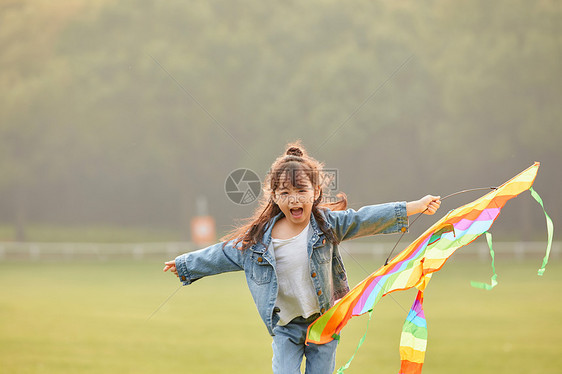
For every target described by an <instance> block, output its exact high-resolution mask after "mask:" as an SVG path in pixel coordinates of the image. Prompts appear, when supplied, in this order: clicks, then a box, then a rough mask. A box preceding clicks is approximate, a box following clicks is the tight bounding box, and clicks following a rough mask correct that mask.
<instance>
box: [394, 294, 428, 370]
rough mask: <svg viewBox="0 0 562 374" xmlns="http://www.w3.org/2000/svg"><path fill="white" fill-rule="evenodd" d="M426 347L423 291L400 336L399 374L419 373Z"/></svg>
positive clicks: (417, 298)
mask: <svg viewBox="0 0 562 374" xmlns="http://www.w3.org/2000/svg"><path fill="white" fill-rule="evenodd" d="M426 347H427V322H426V320H425V315H424V313H423V291H418V295H417V296H416V300H415V301H414V304H413V305H412V309H410V313H408V317H406V321H405V322H404V327H403V328H402V336H401V338H400V360H401V365H400V374H405V373H421V368H422V365H423V360H424V357H425V348H426Z"/></svg>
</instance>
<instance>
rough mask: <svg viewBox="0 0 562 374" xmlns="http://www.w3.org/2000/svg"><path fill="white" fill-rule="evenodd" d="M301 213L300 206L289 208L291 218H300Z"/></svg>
mask: <svg viewBox="0 0 562 374" xmlns="http://www.w3.org/2000/svg"><path fill="white" fill-rule="evenodd" d="M302 214H303V209H302V208H293V209H291V216H292V217H293V218H301V217H302Z"/></svg>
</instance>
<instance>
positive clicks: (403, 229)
mask: <svg viewBox="0 0 562 374" xmlns="http://www.w3.org/2000/svg"><path fill="white" fill-rule="evenodd" d="M406 230H408V228H407V227H405V226H404V227H402V228H401V229H400V231H402V232H406Z"/></svg>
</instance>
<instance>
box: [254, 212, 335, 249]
mask: <svg viewBox="0 0 562 374" xmlns="http://www.w3.org/2000/svg"><path fill="white" fill-rule="evenodd" d="M320 214H323V213H322V211H321V213H320ZM284 216H285V215H284V214H283V212H280V213H279V214H277V215H276V216H275V217H273V218H272V219H271V220H270V221H269V222H268V224H267V226H266V230H265V233H264V234H263V239H262V242H261V243H258V244H255V245H254V248H253V251H254V252H256V253H264V252H265V251H266V250H267V248H268V247H269V243H270V242H271V231H272V230H273V226H274V225H275V222H277V221H278V220H279V219H280V218H282V217H284ZM310 228H311V231H312V232H311V233H309V239H310V234H312V237H313V239H314V243H316V242H317V241H318V239H319V237H320V236H321V235H324V233H323V232H322V230H320V228H319V227H318V223H317V222H316V219H315V218H314V214H312V213H311V214H310Z"/></svg>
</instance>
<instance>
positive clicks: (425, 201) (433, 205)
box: [406, 195, 441, 216]
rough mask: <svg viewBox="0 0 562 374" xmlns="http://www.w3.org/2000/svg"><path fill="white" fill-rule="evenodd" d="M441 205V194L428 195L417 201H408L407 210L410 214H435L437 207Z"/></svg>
mask: <svg viewBox="0 0 562 374" xmlns="http://www.w3.org/2000/svg"><path fill="white" fill-rule="evenodd" d="M440 206H441V196H432V195H427V196H425V197H422V198H421V199H419V200H416V201H410V202H408V203H406V211H407V214H408V216H411V215H414V214H417V213H425V214H429V215H431V214H435V212H437V209H439V207H440Z"/></svg>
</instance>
